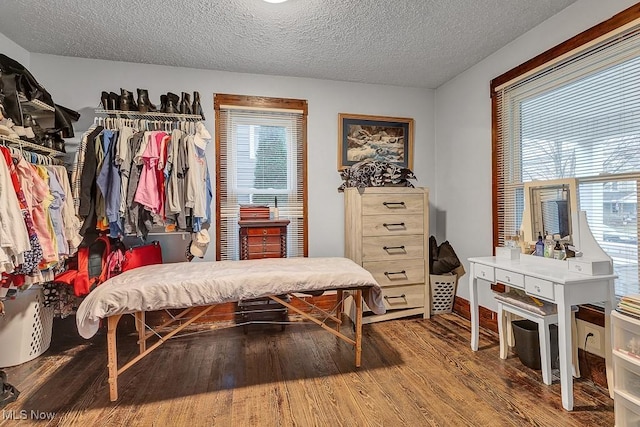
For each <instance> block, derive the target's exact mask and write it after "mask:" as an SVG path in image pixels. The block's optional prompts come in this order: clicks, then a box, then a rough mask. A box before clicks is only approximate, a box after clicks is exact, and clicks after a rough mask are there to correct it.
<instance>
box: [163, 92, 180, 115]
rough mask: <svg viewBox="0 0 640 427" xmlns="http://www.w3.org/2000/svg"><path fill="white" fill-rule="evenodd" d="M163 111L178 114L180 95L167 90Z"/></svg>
mask: <svg viewBox="0 0 640 427" xmlns="http://www.w3.org/2000/svg"><path fill="white" fill-rule="evenodd" d="M164 112H165V113H169V114H180V97H179V96H178V95H176V94H175V93H171V92H167V104H166V105H165V107H164Z"/></svg>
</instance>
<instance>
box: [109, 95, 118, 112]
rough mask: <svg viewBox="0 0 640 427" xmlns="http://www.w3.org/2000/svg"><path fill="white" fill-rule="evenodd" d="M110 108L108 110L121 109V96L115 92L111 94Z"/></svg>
mask: <svg viewBox="0 0 640 427" xmlns="http://www.w3.org/2000/svg"><path fill="white" fill-rule="evenodd" d="M108 106H109V108H107V110H119V109H120V95H118V94H117V93H115V92H109V104H108Z"/></svg>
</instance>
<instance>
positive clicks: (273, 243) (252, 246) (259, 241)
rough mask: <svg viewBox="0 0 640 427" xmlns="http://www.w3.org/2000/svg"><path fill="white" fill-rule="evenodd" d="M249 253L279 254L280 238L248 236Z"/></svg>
mask: <svg viewBox="0 0 640 427" xmlns="http://www.w3.org/2000/svg"><path fill="white" fill-rule="evenodd" d="M248 244H249V253H250V254H251V253H254V252H278V253H280V245H281V242H280V236H265V237H258V236H250V237H249V238H248Z"/></svg>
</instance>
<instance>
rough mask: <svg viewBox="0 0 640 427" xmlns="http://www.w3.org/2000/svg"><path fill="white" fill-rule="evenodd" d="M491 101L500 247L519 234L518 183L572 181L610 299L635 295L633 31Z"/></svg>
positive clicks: (638, 114)
mask: <svg viewBox="0 0 640 427" xmlns="http://www.w3.org/2000/svg"><path fill="white" fill-rule="evenodd" d="M495 96H496V100H495V101H496V105H497V110H496V116H495V117H496V123H495V129H496V142H497V143H496V153H495V154H496V160H497V170H496V172H497V177H496V178H497V212H498V236H499V243H500V244H502V243H503V242H504V237H505V236H507V235H512V234H514V233H516V231H517V230H518V229H519V228H520V224H521V221H522V211H523V208H524V205H523V203H524V200H523V183H524V182H527V181H531V180H549V179H559V178H569V177H575V178H578V182H579V208H580V209H581V210H585V211H587V217H588V220H589V225H590V227H591V230H592V232H593V234H594V236H595V237H596V239H597V240H598V241H599V243H600V245H601V246H602V248H603V249H604V250H605V251H606V252H607V253H608V254H609V255H610V256H611V257H612V258H613V260H614V267H615V270H616V273H617V274H618V275H619V276H620V278H619V279H618V281H617V283H616V293H617V294H619V295H623V294H627V293H631V292H638V291H639V286H638V243H637V242H638V230H639V227H638V205H637V191H638V185H637V183H638V180H640V29H639V27H638V25H636V26H635V27H633V28H631V29H627V30H626V31H625V32H624V33H620V34H617V35H615V36H613V37H611V38H609V39H608V40H605V41H603V42H601V43H599V44H596V45H593V46H591V47H589V48H588V49H585V50H583V51H582V52H580V53H578V54H575V55H574V56H572V57H570V58H567V59H566V60H564V61H563V62H559V63H555V64H553V66H551V67H548V68H546V69H542V70H540V71H538V72H537V73H535V74H532V75H529V76H528V77H527V78H526V79H523V80H521V81H517V82H512V83H509V84H508V85H506V86H504V87H501V88H499V89H498V90H497V91H496V93H495Z"/></svg>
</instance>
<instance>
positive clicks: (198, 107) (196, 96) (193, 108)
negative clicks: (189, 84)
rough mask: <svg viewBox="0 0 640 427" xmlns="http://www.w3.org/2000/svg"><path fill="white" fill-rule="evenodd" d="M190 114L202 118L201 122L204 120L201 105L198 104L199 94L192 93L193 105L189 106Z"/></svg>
mask: <svg viewBox="0 0 640 427" xmlns="http://www.w3.org/2000/svg"><path fill="white" fill-rule="evenodd" d="M191 114H196V115H199V116H200V117H202V120H204V114H203V113H202V105H201V104H200V92H197V91H194V92H193V105H192V106H191Z"/></svg>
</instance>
